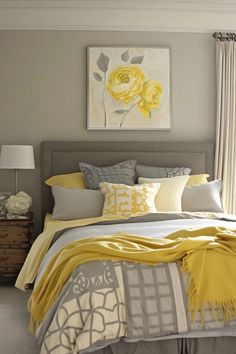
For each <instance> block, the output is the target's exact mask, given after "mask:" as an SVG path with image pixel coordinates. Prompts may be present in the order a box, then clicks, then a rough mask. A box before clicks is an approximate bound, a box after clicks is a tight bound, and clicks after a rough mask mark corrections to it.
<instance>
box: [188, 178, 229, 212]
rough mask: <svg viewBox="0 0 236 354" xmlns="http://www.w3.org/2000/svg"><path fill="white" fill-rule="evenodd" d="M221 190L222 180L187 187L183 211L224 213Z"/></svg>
mask: <svg viewBox="0 0 236 354" xmlns="http://www.w3.org/2000/svg"><path fill="white" fill-rule="evenodd" d="M221 189H222V182H221V181H220V180H215V181H212V182H208V183H205V184H196V185H193V186H186V187H185V188H184V191H183V195H182V209H183V211H208V212H216V213H223V207H222V202H221Z"/></svg>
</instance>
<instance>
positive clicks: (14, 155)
mask: <svg viewBox="0 0 236 354" xmlns="http://www.w3.org/2000/svg"><path fill="white" fill-rule="evenodd" d="M0 168H4V169H14V170H15V194H17V192H18V186H17V185H18V170H21V169H22V170H25V169H34V168H35V164H34V151H33V146H31V145H2V147H1V155H0Z"/></svg>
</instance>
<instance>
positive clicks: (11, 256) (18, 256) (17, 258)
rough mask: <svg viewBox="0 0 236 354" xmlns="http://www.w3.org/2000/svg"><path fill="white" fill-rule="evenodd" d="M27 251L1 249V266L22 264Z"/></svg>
mask: <svg viewBox="0 0 236 354" xmlns="http://www.w3.org/2000/svg"><path fill="white" fill-rule="evenodd" d="M26 256H27V252H26V251H25V250H15V249H6V250H5V249H0V267H2V266H5V267H6V266H7V267H8V266H17V265H18V266H19V265H20V266H22V265H23V263H24V261H25V258H26Z"/></svg>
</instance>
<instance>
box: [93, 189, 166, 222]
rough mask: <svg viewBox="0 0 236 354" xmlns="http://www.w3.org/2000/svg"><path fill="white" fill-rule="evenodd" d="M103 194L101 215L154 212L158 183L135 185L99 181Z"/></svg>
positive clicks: (129, 214)
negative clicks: (103, 200)
mask: <svg viewBox="0 0 236 354" xmlns="http://www.w3.org/2000/svg"><path fill="white" fill-rule="evenodd" d="M100 187H101V191H102V192H103V193H104V194H105V202H104V207H103V213H102V215H118V216H131V215H139V214H143V213H156V211H157V210H156V207H155V197H156V194H157V192H158V190H159V187H160V184H158V183H151V184H143V185H138V184H136V185H135V186H132V187H131V186H127V185H124V184H113V183H107V182H103V183H100Z"/></svg>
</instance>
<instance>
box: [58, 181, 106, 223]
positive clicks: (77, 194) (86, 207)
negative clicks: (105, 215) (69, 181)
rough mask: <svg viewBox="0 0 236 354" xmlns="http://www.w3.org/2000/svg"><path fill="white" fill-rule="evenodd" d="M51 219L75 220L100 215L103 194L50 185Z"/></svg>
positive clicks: (89, 190)
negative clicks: (51, 195)
mask: <svg viewBox="0 0 236 354" xmlns="http://www.w3.org/2000/svg"><path fill="white" fill-rule="evenodd" d="M52 194H53V197H54V208H53V213H52V219H57V220H76V219H87V218H93V217H97V216H101V215H102V209H103V204H104V196H103V194H102V192H101V191H94V190H91V189H70V188H63V187H59V186H52Z"/></svg>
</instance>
